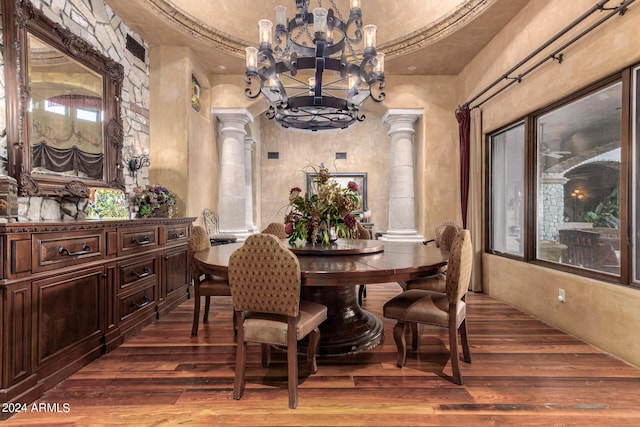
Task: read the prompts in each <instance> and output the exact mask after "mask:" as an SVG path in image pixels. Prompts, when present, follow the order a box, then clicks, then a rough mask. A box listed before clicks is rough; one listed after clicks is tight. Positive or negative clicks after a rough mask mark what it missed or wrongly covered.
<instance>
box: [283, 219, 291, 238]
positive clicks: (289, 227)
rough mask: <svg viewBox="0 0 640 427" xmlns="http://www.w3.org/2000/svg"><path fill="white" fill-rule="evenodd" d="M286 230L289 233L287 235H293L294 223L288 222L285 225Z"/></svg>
mask: <svg viewBox="0 0 640 427" xmlns="http://www.w3.org/2000/svg"><path fill="white" fill-rule="evenodd" d="M284 232H285V233H287V236H291V234H293V223H292V222H288V223H286V224H285V225H284Z"/></svg>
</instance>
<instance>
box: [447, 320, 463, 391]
mask: <svg viewBox="0 0 640 427" xmlns="http://www.w3.org/2000/svg"><path fill="white" fill-rule="evenodd" d="M449 351H450V353H451V370H452V371H453V382H454V383H456V384H458V385H462V374H461V373H460V360H459V355H458V328H457V327H456V316H455V315H451V314H449Z"/></svg>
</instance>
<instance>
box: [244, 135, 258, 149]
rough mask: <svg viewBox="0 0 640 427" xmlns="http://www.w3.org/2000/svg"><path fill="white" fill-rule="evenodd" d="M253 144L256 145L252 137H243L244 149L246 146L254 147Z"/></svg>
mask: <svg viewBox="0 0 640 427" xmlns="http://www.w3.org/2000/svg"><path fill="white" fill-rule="evenodd" d="M255 144H256V140H255V139H253V137H252V136H245V137H244V145H245V147H246V146H247V145H248V146H252V145H255Z"/></svg>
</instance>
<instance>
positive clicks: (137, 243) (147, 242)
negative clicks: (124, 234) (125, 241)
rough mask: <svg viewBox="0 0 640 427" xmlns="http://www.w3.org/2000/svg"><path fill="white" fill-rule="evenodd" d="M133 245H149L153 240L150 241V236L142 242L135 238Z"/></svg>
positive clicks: (133, 238)
mask: <svg viewBox="0 0 640 427" xmlns="http://www.w3.org/2000/svg"><path fill="white" fill-rule="evenodd" d="M131 243H135V244H136V245H140V246H142V245H148V244H149V243H151V240H149V236H144V237H143V238H142V240H138V239H136V238H135V237H132V238H131Z"/></svg>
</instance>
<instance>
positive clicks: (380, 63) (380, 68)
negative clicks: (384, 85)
mask: <svg viewBox="0 0 640 427" xmlns="http://www.w3.org/2000/svg"><path fill="white" fill-rule="evenodd" d="M373 72H374V73H379V74H383V73H384V53H382V52H378V53H377V54H376V65H375V66H374V67H373Z"/></svg>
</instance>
